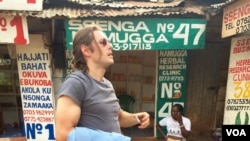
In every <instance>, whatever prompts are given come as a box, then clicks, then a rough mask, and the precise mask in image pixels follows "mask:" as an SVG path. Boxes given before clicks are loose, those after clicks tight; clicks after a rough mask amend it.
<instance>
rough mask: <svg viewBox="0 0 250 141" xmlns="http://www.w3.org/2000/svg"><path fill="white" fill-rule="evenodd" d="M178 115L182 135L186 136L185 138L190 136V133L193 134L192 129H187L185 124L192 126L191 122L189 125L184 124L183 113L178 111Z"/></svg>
mask: <svg viewBox="0 0 250 141" xmlns="http://www.w3.org/2000/svg"><path fill="white" fill-rule="evenodd" d="M177 116H178V117H177V120H178V122H179V124H180V129H181V134H182V136H183V137H185V138H187V137H189V135H190V134H191V131H188V130H187V129H186V127H185V126H191V124H190V123H188V124H189V125H184V124H183V121H182V114H181V113H180V112H179V113H178V115H177ZM189 128H190V127H189Z"/></svg>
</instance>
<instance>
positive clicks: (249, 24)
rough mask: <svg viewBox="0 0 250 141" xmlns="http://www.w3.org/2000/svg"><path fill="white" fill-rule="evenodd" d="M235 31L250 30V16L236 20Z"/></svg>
mask: <svg viewBox="0 0 250 141" xmlns="http://www.w3.org/2000/svg"><path fill="white" fill-rule="evenodd" d="M236 25H237V27H236V33H242V32H245V31H249V30H250V16H248V17H245V18H241V19H239V20H237V22H236Z"/></svg>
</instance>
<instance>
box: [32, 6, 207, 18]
mask: <svg viewBox="0 0 250 141" xmlns="http://www.w3.org/2000/svg"><path fill="white" fill-rule="evenodd" d="M183 14H197V15H204V12H203V11H202V10H201V9H200V8H194V7H187V8H175V9H166V8H157V9H154V8H147V9H145V8H136V9H128V8H126V9H125V8H123V9H104V10H98V9H92V10H88V9H72V8H67V7H64V8H54V9H46V10H43V12H42V13H39V14H37V15H34V17H39V18H52V17H56V16H65V17H69V18H77V17H117V16H147V15H161V16H169V15H183Z"/></svg>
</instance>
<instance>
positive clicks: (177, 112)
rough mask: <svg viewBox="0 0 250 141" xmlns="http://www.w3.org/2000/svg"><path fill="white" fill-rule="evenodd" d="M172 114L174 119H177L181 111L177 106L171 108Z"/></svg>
mask: <svg viewBox="0 0 250 141" xmlns="http://www.w3.org/2000/svg"><path fill="white" fill-rule="evenodd" d="M171 116H172V118H173V119H174V120H177V119H178V117H179V116H181V112H180V111H179V109H178V108H177V107H173V108H172V109H171Z"/></svg>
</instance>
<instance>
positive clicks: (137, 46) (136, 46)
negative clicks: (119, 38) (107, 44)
mask: <svg viewBox="0 0 250 141" xmlns="http://www.w3.org/2000/svg"><path fill="white" fill-rule="evenodd" d="M112 44H113V50H151V48H152V47H151V44H144V43H124V44H121V43H112Z"/></svg>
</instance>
